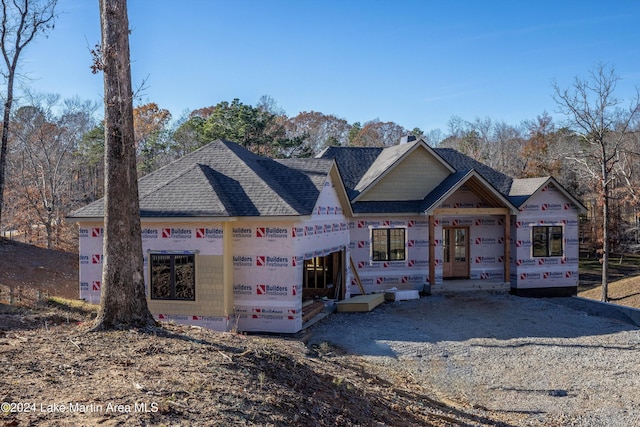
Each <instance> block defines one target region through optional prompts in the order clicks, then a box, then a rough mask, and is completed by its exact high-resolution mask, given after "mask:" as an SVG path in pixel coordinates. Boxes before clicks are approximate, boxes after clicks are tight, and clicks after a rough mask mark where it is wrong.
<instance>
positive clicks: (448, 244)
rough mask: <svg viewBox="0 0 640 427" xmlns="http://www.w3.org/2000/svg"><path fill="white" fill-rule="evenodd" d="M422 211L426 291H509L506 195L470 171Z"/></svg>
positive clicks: (509, 222)
mask: <svg viewBox="0 0 640 427" xmlns="http://www.w3.org/2000/svg"><path fill="white" fill-rule="evenodd" d="M425 213H426V214H427V215H428V218H429V278H430V280H429V283H430V285H431V292H432V293H439V292H460V291H472V290H490V291H508V290H509V289H510V287H511V284H510V277H511V226H512V216H513V215H515V214H516V213H517V208H516V207H515V206H514V205H513V204H512V203H511V202H510V201H509V200H508V199H507V198H505V197H504V196H503V195H502V194H501V193H500V192H498V191H497V190H496V189H494V188H493V187H492V186H491V185H490V184H489V183H487V182H486V181H485V180H484V179H483V178H482V177H481V176H480V175H479V174H477V173H476V172H475V171H473V170H472V171H471V172H470V173H468V174H466V175H465V176H463V177H461V178H460V179H459V180H458V181H456V182H455V184H453V185H450V186H449V187H448V188H447V189H446V191H443V194H442V195H441V197H440V198H439V199H438V200H437V201H436V202H435V203H433V204H432V205H431V207H430V209H427V210H426V212H425Z"/></svg>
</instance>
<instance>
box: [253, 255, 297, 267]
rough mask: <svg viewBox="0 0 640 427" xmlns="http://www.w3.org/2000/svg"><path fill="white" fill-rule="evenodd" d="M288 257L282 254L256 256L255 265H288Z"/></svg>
mask: <svg viewBox="0 0 640 427" xmlns="http://www.w3.org/2000/svg"><path fill="white" fill-rule="evenodd" d="M289 262H290V261H289V257H283V256H264V255H259V256H257V257H256V266H257V267H289Z"/></svg>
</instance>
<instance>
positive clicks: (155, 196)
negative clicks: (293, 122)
mask: <svg viewBox="0 0 640 427" xmlns="http://www.w3.org/2000/svg"><path fill="white" fill-rule="evenodd" d="M332 164H333V162H332V161H331V160H327V159H292V160H273V159H268V158H265V157H261V156H258V155H256V154H253V153H251V152H250V151H248V150H246V149H244V148H243V147H241V146H239V145H238V144H235V143H232V142H229V141H223V140H218V141H215V142H212V143H210V144H208V145H206V146H204V147H202V148H200V149H199V150H196V151H194V152H192V153H190V154H187V155H186V156H184V157H182V158H180V159H178V160H176V161H175V162H173V163H171V164H169V165H167V166H165V167H163V168H161V169H159V170H157V171H155V172H153V173H151V174H149V175H147V176H145V177H143V178H141V179H140V180H139V184H138V185H139V195H140V216H141V217H143V218H144V217H160V218H161V217H219V216H222V217H227V216H279V215H284V216H286V215H310V214H311V213H312V212H313V208H314V206H315V203H316V201H317V198H318V196H319V194H320V191H321V190H322V186H323V184H324V182H325V180H326V178H327V175H328V174H329V171H330V170H331V166H332ZM103 212H104V200H103V199H101V200H98V201H96V202H94V203H92V204H90V205H88V206H86V207H84V208H82V209H80V210H78V211H76V212H74V213H73V214H72V215H71V217H72V218H73V217H75V218H94V217H95V218H101V217H102V216H103Z"/></svg>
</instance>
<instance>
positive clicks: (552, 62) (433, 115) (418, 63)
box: [21, 0, 640, 132]
mask: <svg viewBox="0 0 640 427" xmlns="http://www.w3.org/2000/svg"><path fill="white" fill-rule="evenodd" d="M58 11H59V13H60V17H59V19H58V20H57V21H56V27H55V30H53V32H51V33H50V34H49V36H48V37H47V38H40V39H39V40H37V42H36V43H35V44H33V45H31V46H29V47H28V49H27V50H25V51H24V53H23V56H22V59H23V60H22V64H21V72H22V73H24V74H26V75H27V76H29V78H30V80H28V81H26V84H27V85H28V86H30V87H31V88H33V89H35V90H36V91H38V92H43V93H57V94H60V95H62V96H63V97H72V96H76V95H77V96H79V97H80V98H82V99H92V100H101V99H102V76H101V75H93V74H91V71H90V68H89V67H90V65H91V55H90V54H89V49H90V48H92V47H93V46H94V45H95V44H96V43H98V42H99V41H100V22H99V19H100V18H99V9H98V0H92V1H89V0H59V6H58ZM129 21H130V27H131V29H132V33H131V36H130V43H131V60H132V76H133V85H134V87H140V85H141V84H142V82H143V81H145V86H144V89H143V91H142V93H141V97H140V99H139V100H138V101H137V103H138V104H141V103H147V102H155V103H157V104H158V105H159V106H160V107H161V108H165V109H168V110H169V111H171V113H172V114H173V117H174V118H179V117H180V116H181V115H182V114H183V113H184V112H185V111H187V110H194V109H197V108H201V107H206V106H210V105H215V104H217V103H218V102H220V101H231V100H232V99H233V98H239V99H240V100H241V101H242V102H243V103H245V104H251V105H255V104H256V103H257V102H258V100H259V98H260V97H261V96H262V95H269V96H271V97H272V98H273V99H275V100H276V102H277V103H278V105H279V106H280V107H281V108H282V109H284V110H285V112H286V113H287V115H289V116H295V115H297V114H298V113H299V112H301V111H320V112H322V113H325V114H334V115H336V116H338V117H341V118H344V119H346V120H347V121H348V122H349V123H353V122H356V121H359V122H361V123H364V122H366V121H369V120H372V119H379V120H381V121H394V122H396V123H398V124H400V125H402V126H404V127H406V128H408V129H412V128H413V127H416V126H417V127H419V128H421V129H422V130H424V131H429V130H433V129H438V128H439V129H441V130H442V131H443V132H446V131H447V123H448V121H449V119H450V118H451V117H452V116H459V117H461V118H462V119H464V120H468V121H473V120H474V119H475V118H478V117H479V118H485V117H490V118H491V119H493V120H497V121H504V122H506V123H508V124H511V125H517V124H519V123H520V122H521V121H522V120H530V119H534V118H535V117H536V116H537V115H540V114H541V113H542V112H544V111H547V112H548V113H550V114H551V115H552V116H554V117H555V118H556V120H557V121H561V119H562V116H559V115H556V114H555V111H556V109H557V107H556V104H555V102H554V101H553V99H552V97H551V95H552V93H553V89H552V86H551V83H552V81H554V80H555V81H557V82H558V84H559V85H560V86H561V87H567V86H568V85H569V84H570V83H571V82H572V80H573V78H574V77H576V76H579V77H587V75H588V72H589V71H590V70H592V69H593V68H594V66H596V65H597V64H598V63H607V64H610V65H612V66H613V67H614V68H615V70H616V72H617V74H618V75H619V76H620V77H621V78H622V81H621V82H620V84H619V86H618V92H617V93H618V96H619V97H620V98H623V99H629V98H630V97H631V96H633V95H634V94H635V89H634V88H635V87H636V86H638V87H640V25H638V22H639V21H640V2H639V1H615V0H613V1H609V2H605V1H589V0H581V1H546V0H534V1H524V0H523V1H515V0H513V1H498V0H492V1H489V0H485V1H480V0H476V1H471V0H468V1H462V0H447V1H445V0H439V1H430V0H423V1H409V0H404V1H403V0H388V1H383V0H369V1H357V0H351V1H348V0H296V1H293V0H291V1H285V0H262V1H257V0H251V1H243V0H225V1H222V0H209V1H208V0H197V1H196V0H191V1H190V0H181V1H177V0H174V1H169V0H129ZM145 79H146V80H145Z"/></svg>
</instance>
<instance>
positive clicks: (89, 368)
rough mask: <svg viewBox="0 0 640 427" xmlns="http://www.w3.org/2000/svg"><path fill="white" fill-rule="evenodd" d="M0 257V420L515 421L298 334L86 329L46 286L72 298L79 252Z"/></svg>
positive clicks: (4, 247) (4, 253)
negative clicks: (445, 398) (444, 398)
mask: <svg viewBox="0 0 640 427" xmlns="http://www.w3.org/2000/svg"><path fill="white" fill-rule="evenodd" d="M0 266H1V270H0V289H2V291H3V292H2V294H0V366H1V367H2V369H3V373H2V375H1V376H0V404H1V405H2V407H1V408H0V425H2V426H35V425H37V426H45V427H46V426H80V425H83V426H96V425H100V426H146V425H167V426H168V425H181V426H190V425H193V426H196V425H197V426H200V425H212V426H214V425H219V426H229V425H258V426H310V425H313V426H459V425H478V426H483V425H485V426H489V425H512V424H511V423H509V422H508V421H509V420H508V418H509V417H505V415H504V414H500V413H496V414H492V413H491V412H487V413H481V414H478V413H477V412H478V411H477V410H474V409H473V408H471V407H469V406H466V405H465V404H464V403H455V404H454V403H450V402H449V403H445V402H443V401H442V400H439V399H434V397H433V395H432V394H431V393H429V392H428V391H427V389H425V388H424V387H423V386H422V385H421V384H419V383H417V382H416V381H415V380H413V379H412V378H411V377H407V376H406V375H404V374H395V373H393V372H386V370H385V369H382V368H381V367H380V366H378V365H375V364H371V363H369V362H367V361H366V360H365V359H363V358H362V357H359V356H357V355H346V354H344V353H343V352H341V351H339V350H337V349H335V348H332V347H331V346H329V345H327V344H326V343H323V344H321V345H318V346H314V347H307V346H306V345H305V341H306V340H305V336H304V335H296V336H290V337H286V336H284V337H283V336H260V335H248V336H247V335H240V334H236V333H219V332H215V331H210V330H207V329H203V328H198V327H191V326H181V325H174V324H163V325H162V326H163V327H162V328H156V329H152V330H144V331H140V330H121V331H111V332H98V333H91V332H86V330H87V329H88V326H89V325H90V323H91V321H92V319H93V318H94V317H95V311H96V307H95V306H90V305H88V304H81V303H74V302H73V301H65V300H60V299H51V300H48V299H46V298H44V297H43V295H44V294H47V293H48V294H50V295H59V296H62V297H64V298H69V299H71V300H73V299H77V292H78V278H77V274H78V273H77V271H78V264H77V255H76V254H68V253H64V252H58V251H49V250H46V249H40V248H35V247H32V246H29V245H24V244H21V243H16V242H9V241H6V240H4V241H1V242H0ZM10 287H13V288H14V298H15V301H14V303H15V304H14V305H8V298H9V291H8V290H9V289H10ZM38 294H40V298H38Z"/></svg>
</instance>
